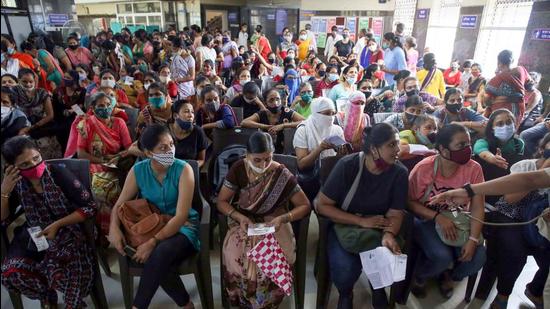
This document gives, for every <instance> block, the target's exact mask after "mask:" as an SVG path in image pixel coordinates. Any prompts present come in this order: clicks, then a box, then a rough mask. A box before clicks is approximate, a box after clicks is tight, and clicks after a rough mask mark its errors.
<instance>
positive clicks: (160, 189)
mask: <svg viewBox="0 0 550 309" xmlns="http://www.w3.org/2000/svg"><path fill="white" fill-rule="evenodd" d="M186 164H187V162H185V161H183V160H178V159H176V161H174V164H172V166H170V168H169V169H168V172H167V173H166V176H165V177H164V180H163V181H162V184H160V183H159V182H158V180H157V178H156V177H155V173H154V172H153V169H152V168H151V159H145V160H143V161H141V162H139V163H137V164H136V165H134V174H135V175H136V182H137V185H138V189H139V195H140V197H141V198H144V199H146V200H147V201H148V202H149V203H152V204H154V205H155V206H157V208H158V209H159V210H160V212H161V213H162V214H166V215H170V216H174V215H175V214H176V205H177V203H178V184H179V181H180V176H181V172H182V171H183V168H184V167H185V165H186ZM188 221H189V222H190V223H191V224H192V226H187V225H186V226H182V227H181V228H180V233H182V234H183V235H185V236H187V238H188V239H189V241H191V243H192V244H193V247H195V249H196V250H197V251H198V250H199V249H200V241H199V213H198V212H197V211H196V210H195V209H193V208H191V209H190V210H189V215H188Z"/></svg>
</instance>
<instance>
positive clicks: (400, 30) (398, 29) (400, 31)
mask: <svg viewBox="0 0 550 309" xmlns="http://www.w3.org/2000/svg"><path fill="white" fill-rule="evenodd" d="M394 34H395V36H396V37H397V38H398V39H399V42H401V44H403V45H404V44H405V24H404V23H397V24H396V25H395V32H394Z"/></svg>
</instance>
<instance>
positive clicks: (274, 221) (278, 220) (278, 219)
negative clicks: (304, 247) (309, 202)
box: [267, 215, 286, 232]
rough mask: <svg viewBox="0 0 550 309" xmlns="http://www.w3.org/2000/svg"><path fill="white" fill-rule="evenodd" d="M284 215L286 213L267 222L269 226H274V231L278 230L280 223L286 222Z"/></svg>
mask: <svg viewBox="0 0 550 309" xmlns="http://www.w3.org/2000/svg"><path fill="white" fill-rule="evenodd" d="M285 217H286V215H283V216H278V217H275V218H273V219H272V220H271V221H269V222H268V223H267V224H268V225H269V226H273V227H275V232H278V231H279V228H280V227H281V225H283V224H284V223H285V222H286V220H285Z"/></svg>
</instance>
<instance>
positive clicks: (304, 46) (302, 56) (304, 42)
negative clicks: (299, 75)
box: [296, 30, 311, 61]
mask: <svg viewBox="0 0 550 309" xmlns="http://www.w3.org/2000/svg"><path fill="white" fill-rule="evenodd" d="M296 45H297V46H298V49H297V50H298V59H299V60H300V61H304V60H306V59H307V57H308V53H309V52H310V50H311V49H310V47H311V39H308V37H307V31H306V30H300V35H299V36H298V40H296Z"/></svg>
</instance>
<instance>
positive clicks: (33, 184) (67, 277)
mask: <svg viewBox="0 0 550 309" xmlns="http://www.w3.org/2000/svg"><path fill="white" fill-rule="evenodd" d="M2 158H3V159H5V160H6V163H7V164H8V166H7V169H6V171H5V175H4V177H3V181H2V206H1V207H2V218H1V219H2V221H4V220H5V219H7V218H8V215H9V213H10V209H15V205H21V208H22V209H23V211H24V214H25V218H26V223H25V225H24V226H19V227H17V228H16V229H15V231H14V239H13V241H12V242H11V243H10V244H9V246H8V249H7V250H8V251H7V252H8V253H7V255H6V257H5V259H4V260H3V263H2V285H3V286H5V287H6V288H7V289H8V290H9V291H12V292H18V293H21V294H22V295H25V296H27V297H28V298H31V299H36V300H39V301H40V304H41V307H42V308H57V292H58V291H59V292H61V294H62V295H63V300H64V303H65V306H66V307H67V308H83V307H85V306H86V302H85V301H84V298H85V297H86V296H88V294H89V293H90V291H91V288H92V283H93V281H92V280H91V278H93V277H94V276H97V275H99V274H95V273H94V267H93V265H94V263H97V261H95V260H94V259H95V257H94V251H93V250H92V248H91V247H90V246H89V244H88V243H87V242H85V241H84V239H85V234H84V231H83V230H82V226H81V225H80V224H79V223H82V222H84V220H86V219H87V218H92V217H93V216H94V215H95V214H96V211H97V208H96V204H95V202H94V199H93V198H92V195H91V193H90V192H88V191H87V189H86V188H85V187H84V186H83V185H82V184H81V183H80V181H79V180H78V179H77V178H76V177H75V175H73V174H72V173H71V172H70V171H69V169H67V168H65V167H64V166H61V165H56V164H49V163H45V162H44V159H43V157H42V156H41V154H40V151H39V149H38V148H37V147H36V144H35V143H34V141H32V140H31V139H30V138H28V137H25V136H18V137H14V138H12V139H10V140H9V141H7V142H6V143H5V144H4V146H3V147H2ZM12 194H13V195H17V196H18V198H19V200H18V202H17V204H14V203H15V200H14V199H11V198H10V195H12ZM10 206H11V207H10ZM27 227H39V228H41V230H42V231H41V232H40V236H45V237H46V238H47V239H48V243H49V248H48V249H46V250H45V251H42V252H40V253H38V252H37V250H36V248H34V250H33V249H31V248H30V247H29V246H28V244H29V242H31V243H32V241H31V238H30V235H29V233H28V231H27Z"/></svg>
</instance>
